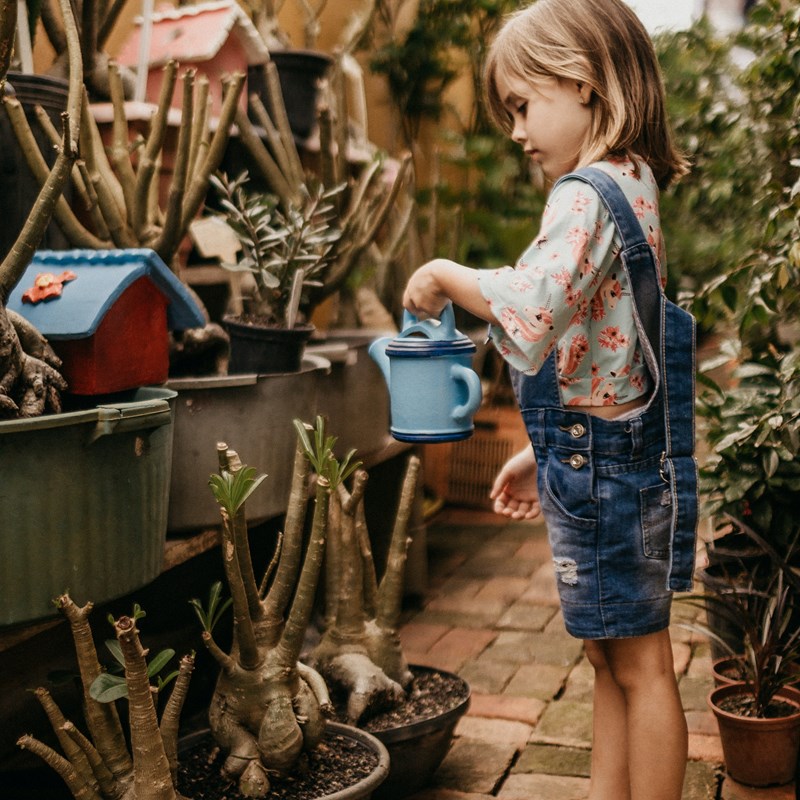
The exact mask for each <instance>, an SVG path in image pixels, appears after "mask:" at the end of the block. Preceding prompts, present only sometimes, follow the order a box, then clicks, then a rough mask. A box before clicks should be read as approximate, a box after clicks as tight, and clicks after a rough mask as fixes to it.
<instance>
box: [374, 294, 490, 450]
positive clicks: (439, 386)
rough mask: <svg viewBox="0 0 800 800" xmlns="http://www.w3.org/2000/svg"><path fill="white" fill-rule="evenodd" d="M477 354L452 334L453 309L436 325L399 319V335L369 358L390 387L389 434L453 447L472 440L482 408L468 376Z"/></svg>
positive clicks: (474, 379)
mask: <svg viewBox="0 0 800 800" xmlns="http://www.w3.org/2000/svg"><path fill="white" fill-rule="evenodd" d="M476 349H477V348H476V347H475V345H474V344H473V343H472V341H470V339H468V338H467V337H466V336H464V334H463V333H460V332H459V331H457V330H456V326H455V317H454V316H453V306H452V304H451V303H448V304H447V306H445V308H444V310H443V311H442V314H441V318H440V319H438V320H437V319H426V320H419V319H417V318H416V317H415V316H414V315H413V314H411V313H410V312H408V311H405V312H404V313H403V330H402V331H401V332H400V333H399V334H398V335H397V336H396V337H395V338H394V339H392V338H391V337H388V336H385V337H383V338H382V339H376V340H375V341H374V342H373V343H372V344H371V345H370V347H369V354H370V355H371V356H372V358H373V359H374V360H375V361H376V362H377V364H378V366H379V367H380V368H381V371H382V372H383V376H384V378H386V383H387V385H388V387H389V403H390V409H391V429H390V430H391V433H392V436H394V438H395V439H399V440H400V441H401V442H453V441H457V440H459V439H466V438H467V437H468V436H470V435H471V434H472V431H473V430H474V425H473V424H472V416H473V414H474V413H475V412H476V411H477V410H478V406H479V405H480V404H481V381H480V378H479V377H478V375H477V374H476V373H475V372H474V371H473V369H472V367H471V364H472V355H473V353H474V352H475V350H476Z"/></svg>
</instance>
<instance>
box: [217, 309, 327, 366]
mask: <svg viewBox="0 0 800 800" xmlns="http://www.w3.org/2000/svg"><path fill="white" fill-rule="evenodd" d="M222 324H223V325H224V327H225V330H226V331H227V332H228V335H229V336H230V339H231V357H230V362H229V364H228V373H229V374H231V375H235V374H243V373H244V374H255V375H274V374H277V373H282V372H299V371H300V368H301V366H302V363H303V353H304V352H305V349H306V343H307V342H308V340H309V339H310V338H311V334H312V333H313V332H314V326H313V325H296V326H295V327H294V328H277V327H266V326H262V325H253V324H248V323H246V322H241V321H240V320H238V319H236V318H235V317H225V318H223V320H222Z"/></svg>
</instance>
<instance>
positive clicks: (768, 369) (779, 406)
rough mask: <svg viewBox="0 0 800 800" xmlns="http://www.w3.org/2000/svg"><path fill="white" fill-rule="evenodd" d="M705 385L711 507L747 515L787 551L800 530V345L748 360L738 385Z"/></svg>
mask: <svg viewBox="0 0 800 800" xmlns="http://www.w3.org/2000/svg"><path fill="white" fill-rule="evenodd" d="M733 354H734V353H732V352H731V351H727V352H726V353H725V356H726V357H729V356H730V355H733ZM707 386H708V390H707V391H706V392H705V393H704V394H703V396H702V397H701V398H700V401H699V412H700V413H701V415H702V417H703V422H704V425H703V428H704V436H705V439H706V441H707V442H708V445H709V447H710V455H709V457H708V458H707V459H706V460H705V462H704V463H703V465H702V466H701V469H700V489H701V492H702V494H703V497H704V498H705V510H706V512H707V513H708V514H712V515H720V514H730V515H732V516H733V517H735V518H737V519H741V520H743V521H744V522H746V523H747V525H749V526H750V527H752V528H753V529H754V530H756V531H757V532H758V533H759V534H760V535H761V536H763V537H764V538H765V539H767V540H768V541H770V542H771V543H772V544H773V545H774V546H775V547H777V548H778V549H779V550H780V551H781V552H784V553H785V552H786V551H787V549H788V548H789V546H790V544H791V543H792V542H793V541H794V539H795V538H796V537H797V534H798V531H800V518H799V517H798V500H800V352H797V351H792V352H788V353H783V354H779V353H776V354H775V355H774V356H772V357H771V358H769V359H765V360H764V361H762V362H745V363H743V364H742V365H741V366H740V367H739V368H738V369H737V370H736V371H735V373H734V375H733V383H732V385H730V386H728V387H726V388H724V389H723V388H720V387H719V386H715V385H714V384H712V383H710V382H707Z"/></svg>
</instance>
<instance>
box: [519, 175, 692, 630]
mask: <svg viewBox="0 0 800 800" xmlns="http://www.w3.org/2000/svg"><path fill="white" fill-rule="evenodd" d="M567 179H570V180H576V179H577V180H581V181H584V182H586V183H588V184H590V185H591V186H593V187H594V189H595V190H596V191H597V192H598V194H599V195H600V198H601V199H602V201H603V203H604V204H605V206H606V207H607V208H608V210H609V212H610V213H611V216H612V219H613V220H614V223H615V225H616V227H617V230H618V232H619V234H620V237H621V239H622V252H621V254H620V257H621V260H622V264H623V265H624V268H625V270H626V272H627V275H628V282H629V285H630V286H631V288H632V293H633V300H634V304H633V305H634V313H635V316H636V328H637V330H638V332H639V337H640V341H641V345H642V349H643V351H644V356H645V359H646V362H647V366H648V369H649V372H650V374H651V375H652V377H653V382H654V389H653V394H652V396H651V397H650V399H649V401H648V403H647V404H646V405H645V406H644V407H642V409H641V411H639V413H638V414H636V415H634V416H633V417H631V418H625V419H622V420H607V419H602V418H600V417H596V416H592V415H590V414H588V413H586V412H583V411H580V410H575V407H565V406H564V405H563V402H562V399H561V392H560V390H559V381H558V372H557V369H556V356H555V352H553V353H551V354H550V356H549V357H548V358H547V360H546V362H545V363H544V365H543V366H542V368H541V369H540V371H539V372H538V373H537V374H536V375H524V374H522V373H521V372H518V371H516V370H513V369H512V383H513V385H514V391H515V394H516V396H517V401H518V403H519V407H520V411H521V412H522V417H523V419H524V421H525V425H526V427H527V430H528V435H529V436H530V440H531V443H532V444H533V449H534V452H535V454H536V460H537V463H538V465H539V470H538V487H539V496H540V501H541V506H542V513H543V516H544V519H545V522H546V524H547V529H548V536H549V539H550V545H551V549H552V554H553V562H554V565H555V571H556V583H557V586H558V590H559V596H560V598H561V608H562V611H563V615H564V622H565V625H566V628H567V630H568V631H569V633H570V634H571V635H573V636H575V637H577V638H580V639H609V638H622V637H629V636H642V635H644V634H647V633H653V632H655V631H659V630H661V629H663V628H666V627H667V626H668V625H669V617H670V604H671V599H672V592H673V591H688V590H690V589H691V588H692V570H693V565H694V550H695V532H696V527H697V467H696V462H695V459H694V439H695V436H694V389H695V387H694V380H695V326H694V320H693V318H692V316H691V315H690V314H688V313H687V312H686V311H684V310H683V309H681V308H679V307H678V306H676V305H674V304H673V303H672V302H670V301H669V300H668V299H667V298H666V296H665V295H664V292H663V290H662V287H661V278H660V275H659V270H658V265H657V262H656V260H655V256H654V254H653V251H652V248H651V247H650V245H649V244H648V243H647V241H646V239H645V238H644V234H643V233H642V227H641V225H640V224H639V221H638V220H637V218H636V216H635V214H634V213H633V210H632V209H631V207H630V204H629V203H628V201H627V199H626V198H625V195H624V194H623V192H622V190H621V189H620V188H619V186H617V184H616V183H615V181H614V180H613V179H612V178H611V177H609V176H608V175H607V174H606V173H604V172H602V171H601V170H599V169H596V168H593V167H587V168H584V169H581V170H578V171H576V172H573V173H570V174H569V175H566V176H564V177H563V178H561V180H567Z"/></svg>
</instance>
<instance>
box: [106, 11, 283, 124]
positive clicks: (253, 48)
mask: <svg viewBox="0 0 800 800" xmlns="http://www.w3.org/2000/svg"><path fill="white" fill-rule="evenodd" d="M136 23H137V25H136V28H135V29H134V30H133V31H132V32H131V35H130V37H129V38H128V40H127V41H126V42H125V44H124V45H123V47H122V49H121V50H120V52H119V54H118V55H117V60H118V61H119V62H120V64H124V65H126V66H128V67H133V68H136V66H137V65H138V62H139V46H140V40H141V36H142V18H141V17H138V18H137V19H136ZM170 60H174V61H176V62H178V64H179V65H180V66H181V67H185V68H194V69H196V70H197V72H198V73H199V74H204V75H205V76H206V77H207V78H208V80H209V96H210V98H211V107H212V110H211V113H212V115H213V116H218V115H219V113H220V109H221V107H222V84H223V81H224V79H225V76H226V75H230V74H232V73H234V72H242V73H244V74H245V75H246V74H247V69H248V67H250V66H253V65H258V64H263V63H265V62H266V61H268V60H269V51H268V50H267V47H266V45H265V44H264V41H263V39H262V38H261V36H260V35H259V33H258V31H257V30H256V27H255V25H253V23H252V22H251V21H250V18H249V17H248V16H247V14H245V13H244V11H243V10H242V9H241V7H240V6H239V5H238V3H236V2H235V0H218V2H211V3H200V4H199V5H193V6H180V7H177V8H176V7H173V6H161V7H159V8H158V10H157V11H156V13H155V14H153V25H152V31H151V36H150V57H149V60H148V70H147V81H146V83H147V85H146V88H145V96H144V98H143V99H146V100H148V101H149V102H151V103H155V102H157V101H158V97H159V92H160V89H161V84H162V83H163V80H164V72H163V69H162V67H163V66H164V64H166V63H167V62H168V61H170ZM239 102H240V104H241V107H242V108H246V107H247V93H246V92H243V93H242V96H241V98H240V101H239ZM171 105H172V107H173V108H177V109H180V107H181V96H180V92H174V93H173V97H172V104H171Z"/></svg>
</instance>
